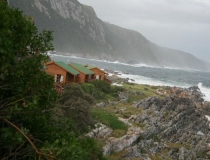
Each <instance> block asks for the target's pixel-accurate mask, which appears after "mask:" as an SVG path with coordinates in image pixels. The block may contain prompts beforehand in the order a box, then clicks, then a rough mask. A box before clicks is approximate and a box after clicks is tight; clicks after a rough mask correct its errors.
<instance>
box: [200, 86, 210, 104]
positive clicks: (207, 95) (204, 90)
mask: <svg viewBox="0 0 210 160" xmlns="http://www.w3.org/2000/svg"><path fill="white" fill-rule="evenodd" d="M198 88H199V89H200V90H201V92H202V93H203V94H204V95H205V97H203V98H204V99H205V100H206V101H210V88H206V87H204V86H203V84H202V83H199V84H198Z"/></svg>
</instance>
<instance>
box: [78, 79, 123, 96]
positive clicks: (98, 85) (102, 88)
mask: <svg viewBox="0 0 210 160" xmlns="http://www.w3.org/2000/svg"><path fill="white" fill-rule="evenodd" d="M81 88H82V89H83V90H84V91H85V92H86V93H89V94H90V95H91V96H92V97H93V98H95V99H97V100H107V99H109V98H116V97H118V91H123V88H122V87H118V86H111V85H110V84H109V83H107V82H106V81H99V80H96V81H93V82H91V83H83V84H81Z"/></svg>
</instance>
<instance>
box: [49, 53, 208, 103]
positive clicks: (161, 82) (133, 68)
mask: <svg viewBox="0 0 210 160" xmlns="http://www.w3.org/2000/svg"><path fill="white" fill-rule="evenodd" d="M48 55H49V56H50V57H51V59H52V60H55V61H63V62H65V63H80V64H88V65H90V66H97V67H98V68H101V69H107V70H112V71H116V72H118V73H119V74H120V75H119V76H120V77H122V78H129V79H133V80H135V83H138V84H149V85H155V86H177V87H183V88H188V87H191V86H198V87H199V88H200V90H201V92H202V93H203V94H204V95H205V97H204V99H205V100H206V101H210V72H202V71H196V70H184V69H179V68H169V67H154V66H148V65H145V64H135V65H131V64H126V63H120V62H118V61H115V62H109V61H105V60H95V59H87V58H81V57H75V56H63V55H58V54H48Z"/></svg>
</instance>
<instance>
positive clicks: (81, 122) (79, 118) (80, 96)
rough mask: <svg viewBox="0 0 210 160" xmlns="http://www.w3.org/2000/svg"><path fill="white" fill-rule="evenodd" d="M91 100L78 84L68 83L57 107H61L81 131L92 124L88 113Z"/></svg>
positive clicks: (64, 113)
mask: <svg viewBox="0 0 210 160" xmlns="http://www.w3.org/2000/svg"><path fill="white" fill-rule="evenodd" d="M93 102H94V100H93V98H92V97H91V96H90V95H89V94H87V93H85V92H84V91H83V90H82V89H81V87H80V85H78V84H69V85H67V86H66V87H65V90H64V93H63V95H62V96H61V98H60V99H59V100H58V106H57V107H58V108H60V109H61V112H63V115H64V116H67V117H69V118H70V119H71V120H72V121H73V122H74V123H75V126H76V128H77V130H78V131H80V132H81V133H83V132H85V131H87V130H88V127H89V126H91V125H92V124H93V121H92V117H91V114H90V105H91V104H92V103H93Z"/></svg>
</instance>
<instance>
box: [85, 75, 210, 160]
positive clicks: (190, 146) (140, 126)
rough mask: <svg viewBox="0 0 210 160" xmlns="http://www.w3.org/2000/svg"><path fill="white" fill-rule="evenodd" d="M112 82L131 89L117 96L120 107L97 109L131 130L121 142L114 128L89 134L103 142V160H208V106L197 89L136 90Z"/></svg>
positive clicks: (99, 127)
mask: <svg viewBox="0 0 210 160" xmlns="http://www.w3.org/2000/svg"><path fill="white" fill-rule="evenodd" d="M114 78H116V79H115V82H118V83H122V82H123V83H127V84H126V85H124V86H125V87H126V91H125V92H123V93H119V99H118V101H108V103H107V104H106V103H105V102H101V103H98V104H97V105H96V106H97V107H98V108H101V109H104V110H105V111H106V110H107V111H110V112H114V113H115V115H116V116H117V117H118V119H119V120H120V121H122V122H123V123H125V124H126V125H127V126H128V130H127V133H126V134H125V135H123V136H121V137H113V136H112V135H111V134H112V132H113V129H112V128H109V127H108V126H106V125H103V124H97V126H96V129H95V130H93V131H92V132H90V133H89V134H87V136H89V137H95V138H99V139H101V140H103V141H104V142H105V144H104V147H103V153H104V155H106V156H108V157H109V158H110V159H129V160H131V159H142V160H151V159H152V160H153V159H154V160H160V159H168V160H170V159H171V160H185V159H186V160H199V159H200V160H202V159H210V129H209V128H210V127H209V124H210V122H209V120H210V117H209V115H210V114H209V111H210V103H209V102H204V100H203V98H202V96H203V95H202V93H201V92H200V90H199V88H198V87H190V88H188V89H187V88H185V89H184V88H178V87H155V86H143V87H141V89H133V88H132V87H133V85H134V84H130V83H128V82H127V80H123V79H117V76H116V77H114ZM114 78H113V77H111V78H110V79H114ZM150 90H152V91H154V94H152V96H150V94H147V93H148V92H149V91H150ZM151 93H152V92H151ZM133 97H135V98H133ZM132 100H133V101H132ZM128 110H129V112H126V111H128ZM128 113H129V114H128ZM125 114H126V116H123V115H125Z"/></svg>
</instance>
